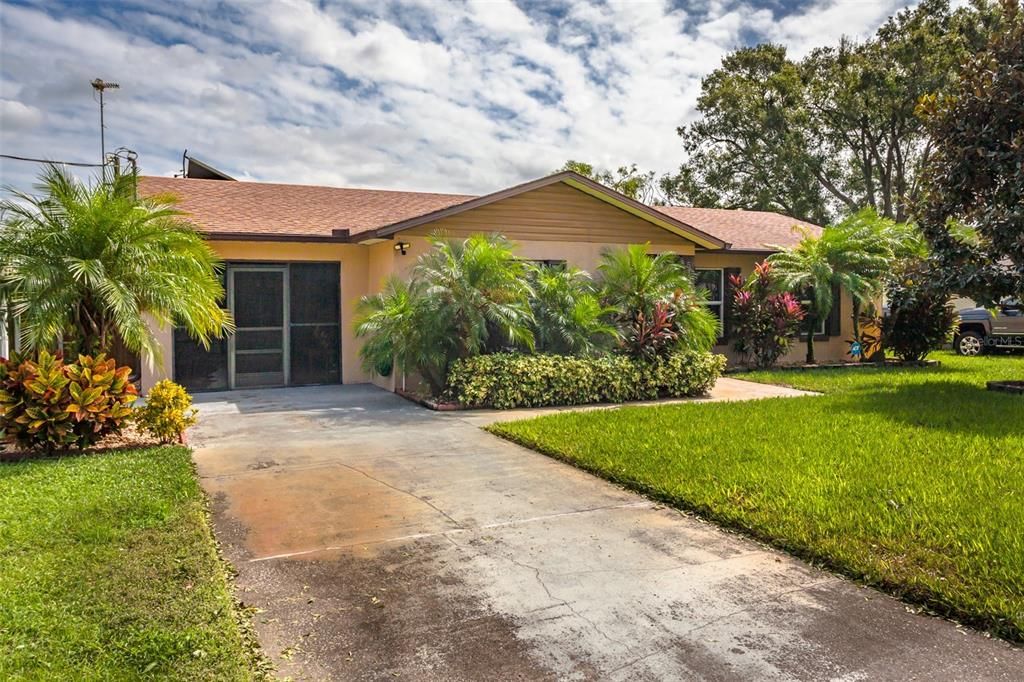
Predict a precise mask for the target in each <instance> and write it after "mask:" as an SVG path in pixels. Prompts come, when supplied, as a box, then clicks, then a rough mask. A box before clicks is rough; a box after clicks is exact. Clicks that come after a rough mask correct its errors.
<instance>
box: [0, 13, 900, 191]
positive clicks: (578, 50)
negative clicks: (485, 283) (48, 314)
mask: <svg viewBox="0 0 1024 682" xmlns="http://www.w3.org/2000/svg"><path fill="white" fill-rule="evenodd" d="M906 4H908V3H907V2H906V1H905V0H799V1H794V2H783V1H782V0H752V1H747V2H739V1H733V0H698V1H696V2H687V1H684V0H674V1H672V2H641V1H636V0H634V1H630V2H601V3H584V2H578V1H566V2H562V1H558V0H550V1H549V0H545V1H543V2H536V3H526V2H518V3H517V2H512V1H506V0H483V1H479V2H450V3H449V2H440V1H439V0H438V1H435V0H409V1H405V0H402V1H398V0H390V1H386V2H380V1H374V0H366V1H363V0H353V1H349V2H337V3H335V2H308V1H307V0H279V1H270V0H267V1H260V0H222V1H220V2H213V1H212V0H176V1H174V2H158V1H157V0H137V1H132V2H120V3H115V2H81V1H80V2H74V1H72V2H60V1H57V0H38V1H36V2H25V1H22V0H18V1H16V2H9V1H8V0H3V4H2V6H0V46H2V47H0V50H2V52H0V148H2V149H3V151H4V153H7V154H17V155H23V156H35V157H45V158H59V159H66V160H74V161H97V160H98V157H99V132H98V106H97V103H96V101H95V100H94V95H93V92H92V89H91V88H90V86H89V81H91V80H92V79H93V78H96V77H100V78H103V79H106V80H112V81H117V82H119V83H120V85H121V89H120V90H118V91H114V92H111V93H109V94H108V96H107V110H106V112H107V148H108V149H112V148H115V147H119V146H125V147H129V148H131V149H134V150H136V151H137V152H138V154H139V160H140V163H141V165H142V169H143V172H145V173H148V174H152V175H169V174H171V173H173V172H175V170H177V169H178V168H180V166H181V154H182V151H183V149H185V148H188V149H189V151H190V153H191V154H194V155H195V156H196V157H198V158H200V159H204V160H208V161H209V162H211V163H213V164H214V165H216V166H218V167H221V168H223V169H224V170H226V171H228V172H230V173H232V174H233V175H235V176H236V177H238V178H240V179H255V180H265V181H279V182H297V183H312V184H327V185H339V186H358V187H379V188H391V189H413V190H430V191H452V192H487V191H492V190H494V189H498V188H501V187H504V186H507V185H510V184H514V183H516V182H519V181H522V180H526V179H530V178H534V177H537V176H540V175H544V174H546V173H548V172H550V171H551V170H553V169H554V168H556V167H558V166H560V165H561V164H562V163H563V162H564V161H565V160H566V159H569V158H575V159H580V160H587V161H591V162H593V163H596V164H599V165H603V166H610V167H614V166H617V165H621V164H625V163H630V162H635V163H637V164H639V165H640V166H641V167H643V168H650V169H654V170H657V171H659V172H662V171H669V170H672V169H674V168H675V167H677V166H678V165H679V164H680V163H682V162H683V161H684V160H685V158H684V154H683V151H682V149H681V147H680V145H679V142H678V138H677V137H676V135H675V128H676V127H677V126H678V125H680V124H682V123H685V122H687V121H689V120H692V118H693V117H694V105H695V102H696V99H697V95H698V94H699V92H700V79H701V78H702V77H703V76H704V75H706V74H707V73H709V72H710V71H711V70H713V69H714V68H715V67H716V66H717V65H718V64H719V62H720V61H721V58H722V56H723V55H724V54H725V53H727V52H728V51H729V50H731V49H734V48H736V47H738V46H741V45H744V44H751V43H755V42H759V41H765V40H771V41H774V42H778V43H782V44H784V45H786V46H787V47H788V48H789V50H790V51H791V53H792V54H793V55H795V56H800V55H802V54H804V53H806V52H807V51H809V50H810V49H812V48H813V47H815V46H818V45H825V44H832V43H835V42H836V41H837V40H838V39H839V37H840V36H842V35H849V36H853V37H863V36H866V35H868V34H870V33H872V32H873V31H874V30H875V29H876V28H877V27H878V26H879V25H880V24H881V23H882V22H883V21H884V20H885V19H886V17H888V16H889V15H890V14H892V13H893V12H894V11H896V10H898V9H899V8H901V7H902V6H904V5H906ZM36 170H37V169H36V168H35V167H34V166H33V165H32V164H26V163H19V162H14V161H7V160H0V183H2V184H5V185H14V186H16V187H19V188H21V189H27V188H28V187H29V186H30V184H31V181H32V177H33V175H34V174H35V172H36Z"/></svg>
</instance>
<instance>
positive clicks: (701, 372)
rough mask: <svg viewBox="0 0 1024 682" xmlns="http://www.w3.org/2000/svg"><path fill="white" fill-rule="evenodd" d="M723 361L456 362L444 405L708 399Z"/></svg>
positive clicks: (509, 358) (551, 358) (515, 357)
mask: <svg viewBox="0 0 1024 682" xmlns="http://www.w3.org/2000/svg"><path fill="white" fill-rule="evenodd" d="M724 368H725V357H723V356H721V355H713V354H711V353H700V352H694V351H677V352H675V353H672V354H670V355H668V356H664V357H659V358H655V359H653V360H642V359H636V358H631V357H627V356H624V355H612V356H606V357H599V358H580V357H571V356H564V355H525V354H519V353H495V354H492V355H479V356H476V357H472V358H466V359H463V360H458V361H456V362H455V363H454V364H453V365H452V367H451V369H450V371H449V373H448V383H447V387H446V390H445V393H444V395H443V396H442V397H443V398H444V399H446V400H450V401H452V402H457V403H459V404H460V405H464V406H466V407H496V408H499V409H508V408H512V407H543V406H546V405H584V404H587V403H602V402H611V403H618V402H627V401H631V400H654V399H656V398H668V397H673V398H675V397H684V396H694V395H701V394H703V393H706V392H707V391H708V390H709V389H710V388H711V387H712V386H714V384H715V380H716V379H717V378H718V376H719V375H720V374H721V373H722V370H723V369H724Z"/></svg>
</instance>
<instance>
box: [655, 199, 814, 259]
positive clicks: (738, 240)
mask: <svg viewBox="0 0 1024 682" xmlns="http://www.w3.org/2000/svg"><path fill="white" fill-rule="evenodd" d="M657 209H658V210H659V211H661V212H662V213H667V214H668V215H670V216H672V217H673V218H675V219H676V220H680V221H682V222H684V223H686V224H687V225H692V226H693V227H696V228H697V229H698V230H703V231H704V232H709V233H711V234H713V235H715V236H716V237H718V238H719V239H722V240H724V241H727V242H729V243H730V245H731V247H730V248H731V249H732V250H741V251H772V250H773V249H770V248H769V246H768V245H770V244H771V245H775V246H795V245H796V244H797V243H798V242H799V241H800V240H801V239H802V238H803V235H802V234H800V232H799V231H798V230H796V229H794V226H799V227H802V228H805V229H807V230H809V231H810V232H811V233H812V234H816V235H817V234H820V233H821V227H819V226H817V225H814V224H812V223H807V222H804V221H802V220H797V219H796V218H790V217H788V216H784V215H782V214H781V213H772V212H771V211H744V210H741V209H730V208H693V207H692V206H658V207H657Z"/></svg>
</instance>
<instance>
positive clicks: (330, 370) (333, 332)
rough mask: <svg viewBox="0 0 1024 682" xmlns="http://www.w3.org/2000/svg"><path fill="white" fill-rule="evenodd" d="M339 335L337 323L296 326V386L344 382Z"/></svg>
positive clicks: (293, 347) (293, 362) (293, 379)
mask: <svg viewBox="0 0 1024 682" xmlns="http://www.w3.org/2000/svg"><path fill="white" fill-rule="evenodd" d="M339 332H340V327H339V326H338V325H337V324H331V325H326V324H325V325H315V326H308V327H295V326H293V327H292V336H291V340H290V341H291V344H290V351H291V383H292V384H331V383H337V382H339V381H341V371H340V369H341V368H340V365H339V360H340V355H341V353H340V348H341V345H340V338H339Z"/></svg>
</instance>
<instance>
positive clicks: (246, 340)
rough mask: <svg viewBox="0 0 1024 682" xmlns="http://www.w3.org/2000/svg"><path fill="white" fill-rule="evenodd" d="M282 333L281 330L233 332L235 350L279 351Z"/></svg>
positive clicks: (281, 343)
mask: <svg viewBox="0 0 1024 682" xmlns="http://www.w3.org/2000/svg"><path fill="white" fill-rule="evenodd" d="M283 343H284V333H283V330H281V329H274V330H267V331H248V330H245V329H239V330H238V331H236V332H235V349H236V350H281V348H282V347H283Z"/></svg>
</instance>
